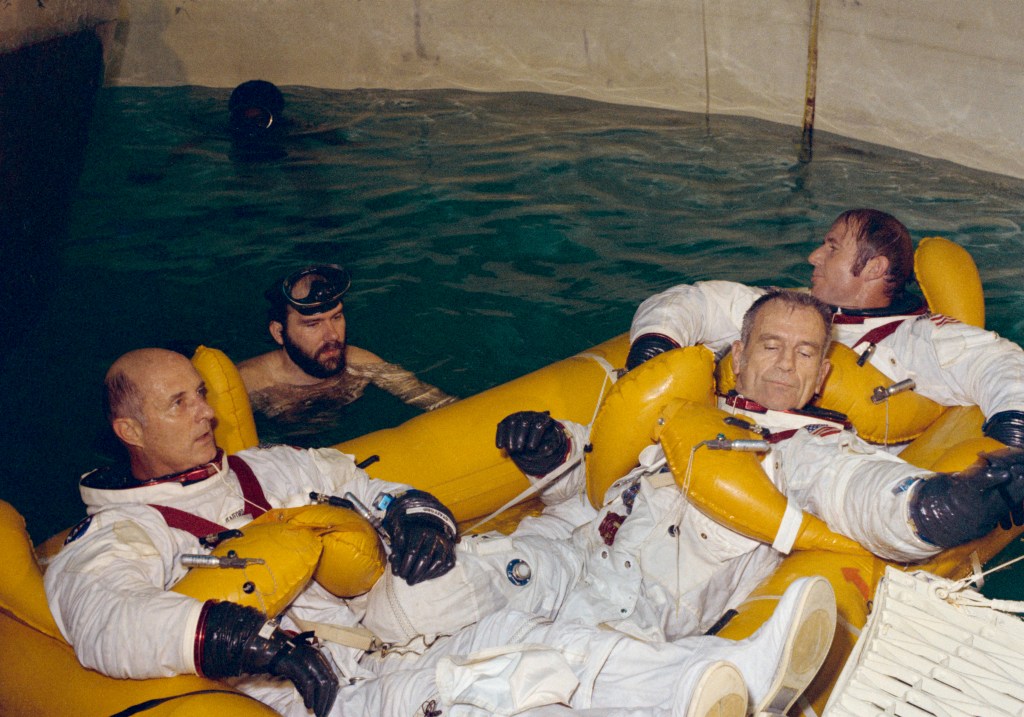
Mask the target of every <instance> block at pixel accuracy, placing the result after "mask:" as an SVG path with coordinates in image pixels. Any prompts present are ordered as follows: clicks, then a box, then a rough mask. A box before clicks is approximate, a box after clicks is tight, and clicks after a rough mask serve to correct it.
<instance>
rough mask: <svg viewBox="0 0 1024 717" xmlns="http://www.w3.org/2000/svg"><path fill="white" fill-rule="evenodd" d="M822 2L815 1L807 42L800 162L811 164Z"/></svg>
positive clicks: (819, 0)
mask: <svg viewBox="0 0 1024 717" xmlns="http://www.w3.org/2000/svg"><path fill="white" fill-rule="evenodd" d="M820 10H821V0H814V9H813V10H812V14H811V35H810V38H808V41H807V93H806V96H805V98H804V131H803V135H802V136H801V138H800V161H801V162H810V161H811V155H812V154H813V145H814V103H815V100H816V93H817V85H818V14H819V12H820Z"/></svg>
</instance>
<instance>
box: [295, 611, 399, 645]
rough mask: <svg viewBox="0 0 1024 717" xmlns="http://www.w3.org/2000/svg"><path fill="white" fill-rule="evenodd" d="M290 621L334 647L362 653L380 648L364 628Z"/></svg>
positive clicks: (378, 642)
mask: <svg viewBox="0 0 1024 717" xmlns="http://www.w3.org/2000/svg"><path fill="white" fill-rule="evenodd" d="M292 620H293V621H294V622H295V624H296V625H298V627H299V629H300V630H302V631H303V632H310V631H312V632H314V633H316V636H317V638H319V639H321V640H326V641H328V642H333V643H334V644H336V645H343V646H345V647H354V648H355V649H357V650H362V651H363V652H373V651H374V650H377V649H379V648H380V646H381V643H380V641H379V640H378V639H377V638H376V636H374V634H373V633H372V632H370V631H369V630H367V629H366V628H365V627H345V626H343V625H333V624H331V623H328V622H314V621H312V620H300V619H298V618H296V617H293V618H292Z"/></svg>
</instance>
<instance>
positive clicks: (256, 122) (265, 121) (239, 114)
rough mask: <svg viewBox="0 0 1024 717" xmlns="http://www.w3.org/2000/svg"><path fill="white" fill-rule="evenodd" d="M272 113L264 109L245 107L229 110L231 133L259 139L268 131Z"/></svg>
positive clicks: (272, 116) (253, 106)
mask: <svg viewBox="0 0 1024 717" xmlns="http://www.w3.org/2000/svg"><path fill="white" fill-rule="evenodd" d="M272 124H274V113H273V112H271V111H270V110H269V109H267V108H266V107H261V106H259V105H247V106H244V107H235V108H234V109H232V110H231V131H232V132H233V133H234V134H236V135H240V136H243V137H259V136H262V135H263V134H264V133H267V132H269V131H270V126H271V125H272Z"/></svg>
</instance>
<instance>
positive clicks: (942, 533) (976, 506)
mask: <svg viewBox="0 0 1024 717" xmlns="http://www.w3.org/2000/svg"><path fill="white" fill-rule="evenodd" d="M979 457H980V459H981V460H979V461H978V462H977V463H974V464H973V465H971V466H969V467H967V468H965V469H964V470H962V471H960V472H958V473H952V474H951V473H939V474H937V475H935V476H932V477H931V478H929V479H927V480H925V481H923V482H922V484H921V485H920V486H919V487H918V488H917V490H916V491H915V493H914V494H913V496H911V499H910V517H911V520H913V522H914V527H915V528H916V529H917V534H918V535H919V536H921V538H923V539H924V540H927V541H928V542H929V543H931V544H932V545H938V546H939V547H942V548H952V547H955V546H957V545H961V544H962V543H966V542H969V541H971V540H975V539H977V538H980V537H982V536H984V535H987V534H988V533H989V532H990V531H992V530H993V529H994V528H995V527H996V525H1002V526H1003V527H1005V528H1009V527H1010V523H1011V521H1012V522H1013V523H1014V524H1016V525H1022V524H1024V449H1020V448H1004V449H1003V450H1000V451H994V452H993V453H982V454H980V456H979Z"/></svg>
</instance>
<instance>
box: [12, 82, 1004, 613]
mask: <svg viewBox="0 0 1024 717" xmlns="http://www.w3.org/2000/svg"><path fill="white" fill-rule="evenodd" d="M284 89H285V96H286V100H287V107H286V114H287V116H288V117H289V119H290V121H291V123H292V128H291V132H290V135H289V136H288V137H287V139H286V140H285V141H284V142H283V143H282V144H281V145H280V147H279V148H278V151H277V152H276V153H275V154H276V155H278V156H276V158H270V159H266V158H264V159H260V158H255V159H254V158H252V157H246V156H244V154H243V153H240V152H239V151H238V150H237V149H236V148H233V147H232V144H231V142H230V140H229V138H228V135H227V133H226V122H227V111H226V104H227V96H228V90H214V89H208V88H199V87H178V88H120V89H118V88H107V89H103V90H101V91H100V94H99V98H98V105H97V108H96V111H95V114H94V117H93V120H92V126H91V130H90V139H89V147H88V150H87V155H86V165H85V171H84V174H83V176H82V178H81V181H80V183H79V187H78V190H77V193H76V195H75V197H74V201H73V205H72V225H71V231H70V236H69V237H68V239H67V240H66V242H65V243H64V244H63V245H62V246H61V247H60V248H59V264H58V265H57V266H55V267H53V270H52V281H50V293H49V295H47V296H45V297H40V298H41V300H43V299H45V305H46V307H45V310H44V311H43V312H42V313H41V315H40V316H39V318H38V319H37V320H33V321H32V322H29V323H27V324H26V325H24V326H20V327H19V328H18V331H19V334H20V337H19V338H20V340H19V343H18V345H17V347H16V349H15V350H14V352H13V353H12V354H11V355H9V356H8V357H7V360H6V364H5V366H6V370H5V371H4V374H3V376H2V377H0V402H2V405H0V408H2V415H3V416H4V419H3V426H4V434H5V435H4V439H5V441H4V445H5V449H6V457H7V460H6V467H7V470H6V471H4V475H3V478H2V479H0V486H2V488H0V495H2V497H3V498H5V499H6V500H8V501H10V502H12V503H13V504H14V505H15V507H17V508H18V509H19V510H20V511H21V512H22V513H23V514H24V515H25V516H26V519H27V520H28V524H29V528H30V531H31V532H32V534H33V537H34V538H36V539H37V540H39V539H42V538H44V537H46V536H47V535H49V534H51V533H53V532H55V531H56V530H59V529H61V528H63V527H65V526H67V525H68V524H70V523H72V522H74V521H76V520H77V519H78V518H79V517H80V516H81V507H80V502H79V498H78V494H77V490H76V487H75V481H76V479H77V477H78V475H79V474H80V473H82V472H84V471H85V470H87V469H89V468H91V467H94V466H95V465H97V464H98V463H100V462H102V461H103V460H105V452H104V450H103V444H102V441H101V439H100V436H102V434H103V421H102V417H101V416H100V407H99V383H100V381H101V379H102V376H103V373H104V372H105V370H106V368H107V366H108V365H109V364H110V362H111V361H112V360H113V359H114V358H115V357H116V356H118V355H119V354H120V353H122V352H124V351H126V350H129V349H132V348H138V347H141V346H147V345H156V344H163V343H166V342H168V341H183V342H203V343H206V344H207V345H210V346H216V347H219V348H221V349H223V350H225V351H226V352H227V353H228V355H229V356H231V357H232V358H234V359H235V360H242V359H244V358H248V357H249V356H252V355H254V354H256V353H260V352H262V351H266V350H269V349H270V348H271V344H270V339H269V337H268V336H267V333H266V323H265V316H264V303H263V299H262V292H263V290H264V288H266V286H267V285H268V284H269V283H270V282H271V280H272V279H273V278H274V277H276V276H279V275H281V274H283V273H286V272H288V271H289V270H291V269H293V268H295V267H297V266H299V265H301V264H305V263H309V262H321V261H329V262H337V263H342V264H345V265H346V266H347V267H349V269H350V270H351V272H352V274H353V287H352V290H351V292H350V294H349V295H348V298H347V300H346V315H347V317H348V321H349V327H350V341H351V342H352V343H353V344H355V345H357V346H361V347H364V348H367V349H370V350H372V351H374V352H376V353H378V354H380V355H381V356H383V357H384V358H386V359H388V360H390V361H394V362H397V363H400V364H402V365H404V366H405V367H407V368H409V369H411V370H413V371H414V372H416V373H417V374H418V375H419V376H420V377H421V378H423V379H424V380H426V381H429V382H431V383H433V384H435V385H437V386H440V387H441V388H443V389H444V390H446V391H447V392H449V393H452V394H456V395H460V396H467V395H470V394H473V393H476V392H478V391H481V390H483V389H485V388H488V387H490V386H492V385H495V384H497V383H501V382H503V381H507V380H509V379H511V378H514V377H516V376H519V375H521V374H523V373H526V372H528V371H530V370H533V369H535V368H538V367H540V366H543V365H546V364H548V363H550V362H552V361H554V360H557V359H560V358H563V357H565V356H568V355H570V354H572V353H575V352H577V351H580V350H583V349H585V348H587V347H588V346H590V345H592V344H594V343H597V342H599V341H602V340H604V339H606V338H609V337H611V336H614V335H616V334H619V333H621V332H623V331H626V330H627V329H628V326H629V321H630V318H631V317H632V314H633V311H634V309H635V308H636V305H637V304H638V303H639V302H640V301H641V300H643V299H644V298H645V297H647V296H649V295H650V294H652V293H654V292H656V291H659V290H661V289H664V288H667V287H668V286H671V285H673V284H675V283H679V282H690V281H695V280H700V279H708V278H727V279H734V280H738V281H744V282H749V283H755V284H767V283H771V284H781V285H786V286H800V285H806V283H807V282H808V280H809V277H810V270H809V265H807V264H806V256H807V254H808V253H809V251H810V250H811V249H813V248H814V247H815V246H816V245H817V243H818V242H820V240H821V237H822V236H823V234H824V232H825V231H826V229H827V228H828V226H829V224H830V223H831V221H832V219H833V218H834V217H835V215H837V214H838V213H839V212H840V211H842V210H844V209H847V208H850V207H854V206H872V207H877V208H879V209H884V210H886V211H890V212H892V213H893V214H895V215H896V216H898V217H899V218H900V219H902V220H903V221H904V222H905V223H906V224H907V225H908V226H909V227H910V229H911V231H912V233H913V235H914V237H915V239H920V238H921V237H923V236H929V235H941V236H945V237H947V238H949V239H952V240H954V241H956V242H958V243H959V244H961V245H963V246H965V247H966V248H967V249H968V250H970V252H971V254H972V255H973V256H974V258H975V260H976V261H977V263H978V266H979V269H980V271H981V275H982V279H983V282H984V284H985V289H986V305H987V310H988V326H989V327H990V328H992V329H995V330H997V331H999V332H1000V333H1002V334H1003V335H1005V336H1007V337H1008V338H1011V339H1013V340H1015V341H1018V342H1020V341H1022V340H1024V316H1022V315H1021V312H1020V307H1021V306H1024V281H1022V271H1021V261H1020V256H1021V251H1022V245H1024V235H1022V232H1021V225H1022V223H1024V182H1021V181H1019V180H1014V179H1009V178H1006V177H1000V176H996V175H991V174H985V173H981V172H976V171H972V170H968V169H965V168H963V167H960V166H957V165H953V164H950V163H948V162H942V161H937V160H932V159H928V158H924V157H920V156H917V155H912V154H908V153H904V152H897V151H895V150H891V149H888V148H883V147H879V146H876V145H869V144H865V143H860V142H855V141H852V140H848V139H844V138H840V137H835V136H830V135H827V134H823V133H818V134H817V136H816V137H815V147H814V156H813V161H812V162H810V163H801V162H800V161H798V155H799V147H798V143H799V130H798V129H794V128H791V127H785V126H781V125H776V124H772V123H768V122H762V121H757V120H751V119H741V118H729V117H712V118H705V117H704V116H702V115H694V114H685V113H678V112H670V111H664V110H656V109H644V108H638V107H625V106H616V105H606V104H600V103H594V102H588V101H584V100H577V99H571V98H559V97H551V96H543V95H535V94H494V95H490V94H475V93H464V92H457V91H437V92H408V93H407V92H394V91H331V90H319V89H311V88H302V87H292V88H284ZM414 414H415V411H414V410H413V409H410V408H408V407H406V406H404V405H402V404H400V403H399V402H398V401H397V400H395V399H393V398H391V397H390V396H388V395H387V394H383V393H380V392H375V391H374V390H372V389H371V390H370V392H368V394H367V395H366V396H365V397H364V398H363V399H361V400H360V401H358V402H356V403H355V404H352V405H350V406H348V407H346V408H345V409H343V410H341V411H339V412H338V413H337V414H336V415H333V416H331V417H330V419H329V420H323V417H321V419H320V420H319V421H318V422H317V423H315V424H314V425H315V431H314V432H313V435H314V436H315V437H313V438H311V437H310V436H308V435H307V436H303V437H301V438H300V440H302V441H304V442H310V441H314V440H317V439H320V440H321V442H322V443H325V444H328V443H335V442H337V441H340V440H343V439H345V438H349V437H352V436H355V435H359V434H362V433H365V432H367V431H369V430H373V429H376V428H380V427H384V426H388V425H394V424H396V423H398V422H401V421H403V420H405V419H406V418H409V417H411V416H412V415H414ZM453 449H457V447H453ZM996 582H998V580H996ZM1018 594H1019V595H1020V594H1024V590H1019V591H1018Z"/></svg>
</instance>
